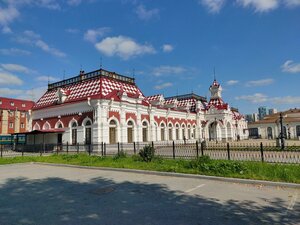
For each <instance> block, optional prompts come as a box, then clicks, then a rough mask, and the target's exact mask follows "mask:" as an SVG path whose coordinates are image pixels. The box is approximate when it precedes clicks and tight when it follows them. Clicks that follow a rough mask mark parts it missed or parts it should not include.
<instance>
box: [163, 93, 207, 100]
mask: <svg viewBox="0 0 300 225" xmlns="http://www.w3.org/2000/svg"><path fill="white" fill-rule="evenodd" d="M173 98H176V99H177V100H184V99H189V98H195V99H197V100H199V101H202V102H206V101H207V99H206V98H205V97H203V96H200V95H197V94H195V93H190V94H184V95H176V96H171V97H166V98H165V100H168V99H173Z"/></svg>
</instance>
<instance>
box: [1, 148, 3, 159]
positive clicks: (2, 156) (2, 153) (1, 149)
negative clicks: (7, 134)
mask: <svg viewBox="0 0 300 225" xmlns="http://www.w3.org/2000/svg"><path fill="white" fill-rule="evenodd" d="M2 157H3V145H1V158H2Z"/></svg>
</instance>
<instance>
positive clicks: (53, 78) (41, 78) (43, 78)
mask: <svg viewBox="0 0 300 225" xmlns="http://www.w3.org/2000/svg"><path fill="white" fill-rule="evenodd" d="M36 80H38V81H42V82H48V81H49V82H55V81H57V80H58V78H57V77H52V76H39V77H37V78H36Z"/></svg>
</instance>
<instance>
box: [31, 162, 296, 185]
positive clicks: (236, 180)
mask: <svg viewBox="0 0 300 225" xmlns="http://www.w3.org/2000/svg"><path fill="white" fill-rule="evenodd" d="M31 164H36V165H45V166H58V167H69V168H79V169H93V170H106V171H115V172H129V173H138V174H148V175H157V176H169V177H183V178H194V179H206V180H214V181H223V182H229V183H241V184H252V185H264V186H270V187H285V188H296V189H300V184H294V183H286V182H274V181H265V180H250V179H241V178H230V177H216V176H207V175H198V174H184V173H174V172H159V171H149V170H136V169H124V168H122V169H121V168H111V167H96V166H78V165H70V164H57V163H42V162H31Z"/></svg>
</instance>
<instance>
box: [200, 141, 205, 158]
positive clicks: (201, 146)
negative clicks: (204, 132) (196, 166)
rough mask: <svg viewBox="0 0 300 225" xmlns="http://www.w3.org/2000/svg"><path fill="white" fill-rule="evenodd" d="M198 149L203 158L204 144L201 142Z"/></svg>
mask: <svg viewBox="0 0 300 225" xmlns="http://www.w3.org/2000/svg"><path fill="white" fill-rule="evenodd" d="M200 148H201V156H203V155H204V143H203V142H201V144H200Z"/></svg>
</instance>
